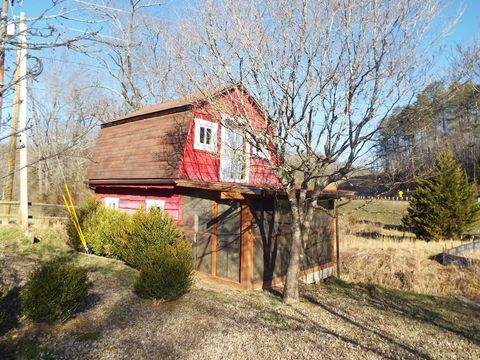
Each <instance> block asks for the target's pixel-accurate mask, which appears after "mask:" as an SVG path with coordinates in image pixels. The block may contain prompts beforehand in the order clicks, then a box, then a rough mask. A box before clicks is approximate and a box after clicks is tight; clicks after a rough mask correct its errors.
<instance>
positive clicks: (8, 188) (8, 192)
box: [3, 49, 20, 224]
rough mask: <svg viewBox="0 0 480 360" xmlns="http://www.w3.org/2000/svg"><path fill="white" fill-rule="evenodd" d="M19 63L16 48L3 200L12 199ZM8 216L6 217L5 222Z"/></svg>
mask: <svg viewBox="0 0 480 360" xmlns="http://www.w3.org/2000/svg"><path fill="white" fill-rule="evenodd" d="M19 64H20V49H17V58H16V62H15V75H14V83H15V85H14V93H13V114H12V123H11V125H10V127H9V128H10V134H11V135H10V141H9V143H8V155H7V179H6V181H5V191H4V194H3V195H4V199H5V201H12V200H13V180H14V179H15V162H16V157H17V156H16V155H17V130H18V109H19V107H20V86H19ZM10 212H11V205H10V204H8V205H6V207H5V215H7V216H9V215H10ZM8 222H9V218H8V217H7V224H8Z"/></svg>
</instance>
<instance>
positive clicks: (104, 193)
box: [95, 186, 182, 225]
mask: <svg viewBox="0 0 480 360" xmlns="http://www.w3.org/2000/svg"><path fill="white" fill-rule="evenodd" d="M95 194H96V196H97V198H98V199H99V200H100V201H101V202H102V203H103V198H105V197H115V198H118V199H119V202H118V207H119V208H120V209H122V210H125V211H126V212H127V213H133V212H135V210H137V209H139V208H141V207H142V206H143V207H145V206H146V204H145V200H146V199H155V200H164V201H165V211H166V212H168V213H169V214H170V216H171V217H172V219H174V220H175V221H176V222H177V224H179V225H181V220H182V219H181V217H182V211H181V195H180V194H178V193H175V191H174V190H173V187H166V188H161V187H158V188H150V187H148V188H147V187H133V186H132V187H97V188H96V189H95Z"/></svg>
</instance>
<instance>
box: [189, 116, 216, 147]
mask: <svg viewBox="0 0 480 360" xmlns="http://www.w3.org/2000/svg"><path fill="white" fill-rule="evenodd" d="M217 130H218V124H217V123H214V122H212V121H208V120H203V119H195V141H194V144H193V148H194V149H195V150H204V151H209V152H216V151H217Z"/></svg>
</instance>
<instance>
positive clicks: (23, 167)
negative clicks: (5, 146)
mask: <svg viewBox="0 0 480 360" xmlns="http://www.w3.org/2000/svg"><path fill="white" fill-rule="evenodd" d="M26 32H27V26H26V25H25V13H23V12H21V13H20V22H19V25H18V43H19V46H20V55H19V56H20V63H19V64H18V65H17V66H18V67H19V68H18V70H19V72H18V75H19V90H20V91H19V103H20V107H19V109H18V123H19V129H20V136H19V147H20V223H21V224H22V227H23V228H24V229H25V230H27V229H28V167H27V166H28V159H27V35H26Z"/></svg>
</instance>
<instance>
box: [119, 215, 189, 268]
mask: <svg viewBox="0 0 480 360" xmlns="http://www.w3.org/2000/svg"><path fill="white" fill-rule="evenodd" d="M127 231H128V234H127V236H126V238H125V241H123V242H122V246H121V248H120V257H121V259H122V260H123V261H124V262H125V263H126V264H128V265H130V266H132V267H134V268H136V269H141V268H142V266H143V262H144V260H145V259H146V258H147V256H149V254H150V253H152V252H153V251H154V250H153V249H154V248H157V247H161V246H163V245H165V244H170V245H173V244H175V243H176V242H177V241H178V239H179V238H180V232H179V230H178V227H177V225H176V224H175V222H174V221H173V220H172V219H171V218H170V216H169V215H168V214H167V213H166V212H164V211H161V210H159V209H157V208H152V209H151V210H150V211H145V209H140V210H137V211H136V212H135V214H134V215H133V216H132V217H131V223H130V225H129V228H128V230H127Z"/></svg>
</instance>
